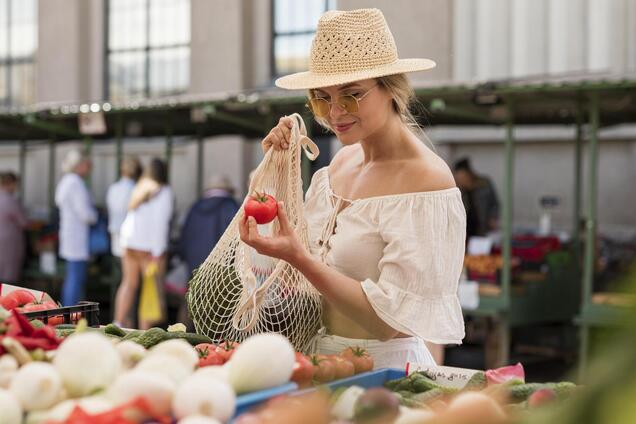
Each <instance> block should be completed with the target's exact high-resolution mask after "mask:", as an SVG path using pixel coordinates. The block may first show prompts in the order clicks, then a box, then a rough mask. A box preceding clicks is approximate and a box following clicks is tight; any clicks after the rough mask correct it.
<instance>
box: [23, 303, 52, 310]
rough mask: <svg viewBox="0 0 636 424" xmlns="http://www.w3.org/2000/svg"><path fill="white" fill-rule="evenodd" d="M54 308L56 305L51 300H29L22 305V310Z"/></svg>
mask: <svg viewBox="0 0 636 424" xmlns="http://www.w3.org/2000/svg"><path fill="white" fill-rule="evenodd" d="M55 308H57V305H56V304H55V303H53V302H31V303H27V304H26V305H24V306H23V307H22V312H35V311H47V310H49V309H55Z"/></svg>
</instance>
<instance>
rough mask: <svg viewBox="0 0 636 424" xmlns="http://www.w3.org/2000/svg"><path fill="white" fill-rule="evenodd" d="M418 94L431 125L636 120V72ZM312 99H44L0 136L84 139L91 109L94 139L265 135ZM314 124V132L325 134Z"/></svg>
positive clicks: (15, 112) (275, 92) (428, 89)
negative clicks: (592, 112)
mask: <svg viewBox="0 0 636 424" xmlns="http://www.w3.org/2000/svg"><path fill="white" fill-rule="evenodd" d="M416 94H417V97H418V100H419V101H420V103H421V104H422V106H423V107H424V109H425V110H424V111H423V113H421V114H420V117H419V118H420V120H421V122H422V124H424V125H425V126H429V125H480V124H485V125H497V124H504V123H506V121H507V120H508V119H509V118H511V117H513V118H512V120H513V121H514V123H515V124H516V125H533V124H541V125H551V124H574V123H576V122H577V119H578V118H577V116H578V117H581V114H583V116H584V115H585V109H584V108H585V106H586V102H587V100H588V99H589V98H590V97H591V96H592V95H598V97H599V99H600V102H599V108H600V110H599V112H600V122H601V125H603V126H607V125H615V124H620V123H627V122H634V121H636V76H632V75H621V76H611V75H599V76H597V77H590V76H589V75H587V76H582V77H580V78H579V77H573V76H571V75H569V76H567V77H562V78H550V79H534V80H532V79H523V80H507V81H500V82H496V81H495V82H486V83H478V82H475V83H470V84H444V83H431V84H429V85H426V86H419V87H418V88H416ZM305 103H306V97H305V95H304V93H303V92H287V91H284V90H279V89H275V88H267V89H263V90H252V91H243V92H234V93H214V94H197V95H181V96H175V97H169V98H159V99H146V100H139V101H127V102H120V103H109V102H95V103H85V104H68V103H39V104H35V105H33V106H29V107H24V108H4V109H0V140H14V141H15V140H18V139H23V140H36V139H48V138H51V137H52V136H54V137H55V138H56V139H57V140H69V139H73V140H76V139H79V138H83V137H85V136H86V134H82V133H80V130H79V120H80V119H81V117H82V118H85V117H86V116H87V115H90V114H91V112H92V113H94V114H95V115H93V117H94V118H96V119H98V120H101V119H102V117H103V123H104V124H105V128H102V129H103V132H102V131H100V132H102V133H101V134H93V135H92V137H93V138H95V139H108V138H113V137H127V136H130V137H153V136H165V135H166V134H169V135H173V136H179V135H194V134H196V135H198V136H203V137H205V136H214V135H226V134H240V135H245V136H247V137H260V136H262V135H263V134H264V133H265V132H267V131H268V130H269V129H270V128H271V127H272V125H274V124H275V123H276V121H277V120H278V117H280V116H282V115H287V114H291V113H294V112H301V113H303V112H304V113H308V110H307V109H306V107H305ZM510 111H513V114H512V115H511V114H510ZM99 115H101V116H99ZM583 120H585V119H583ZM308 122H310V121H308ZM311 122H312V125H314V128H313V130H315V131H321V130H320V129H319V128H318V126H317V124H316V123H315V122H313V120H311Z"/></svg>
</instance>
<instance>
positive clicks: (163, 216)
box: [115, 158, 174, 329]
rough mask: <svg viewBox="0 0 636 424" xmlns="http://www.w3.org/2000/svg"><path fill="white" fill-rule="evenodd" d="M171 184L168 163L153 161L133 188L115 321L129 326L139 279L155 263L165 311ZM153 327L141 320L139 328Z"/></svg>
mask: <svg viewBox="0 0 636 424" xmlns="http://www.w3.org/2000/svg"><path fill="white" fill-rule="evenodd" d="M167 183H168V174H167V169H166V165H165V163H164V162H163V161H162V160H161V159H156V158H155V159H153V160H152V161H151V162H150V165H149V166H148V167H147V168H146V170H145V172H144V175H143V176H142V177H141V179H140V180H139V182H138V183H137V185H136V186H135V188H134V189H133V192H132V195H131V197H130V204H129V206H128V214H127V215H126V218H125V219H124V222H123V223H122V225H121V232H120V243H121V246H122V248H123V249H124V255H123V259H122V274H123V275H122V281H121V285H120V286H119V289H117V296H116V298H115V322H116V323H117V324H119V325H123V326H125V327H130V326H131V322H130V321H129V320H128V318H127V317H128V313H129V311H130V307H131V305H132V303H133V300H134V299H135V295H136V293H137V288H138V287H139V277H140V275H141V274H143V273H145V272H146V269H147V268H148V266H149V265H150V264H151V263H154V264H156V265H157V268H158V269H159V273H158V275H157V277H156V283H157V291H158V293H159V299H160V302H161V309H162V310H165V299H164V294H163V284H162V277H163V271H164V270H165V264H166V250H167V247H168V239H169V235H170V219H171V218H172V211H173V204H174V198H173V194H172V190H171V189H170V187H169V186H168V185H167ZM153 324H154V322H150V321H146V320H140V321H139V328H141V329H148V328H150V327H152V325H153Z"/></svg>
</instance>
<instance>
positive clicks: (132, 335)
mask: <svg viewBox="0 0 636 424" xmlns="http://www.w3.org/2000/svg"><path fill="white" fill-rule="evenodd" d="M144 333H145V331H144V330H132V331H129V332H128V333H126V335H125V336H124V338H123V340H135V339H137V338H139V336H141V335H142V334H144Z"/></svg>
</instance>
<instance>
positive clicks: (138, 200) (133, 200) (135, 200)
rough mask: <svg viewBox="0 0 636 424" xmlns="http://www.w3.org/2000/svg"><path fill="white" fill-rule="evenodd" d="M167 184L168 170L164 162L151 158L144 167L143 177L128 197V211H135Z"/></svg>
mask: <svg viewBox="0 0 636 424" xmlns="http://www.w3.org/2000/svg"><path fill="white" fill-rule="evenodd" d="M167 183H168V169H167V167H166V164H165V162H164V161H162V160H161V159H159V158H153V159H152V160H151V161H150V164H148V166H147V167H146V170H145V171H144V175H143V176H142V177H141V178H140V179H139V181H138V182H137V184H135V188H134V189H133V191H132V193H131V195H130V203H128V210H129V211H132V210H135V209H137V208H138V207H139V206H141V205H142V204H144V203H146V202H147V201H148V200H150V199H152V198H153V197H154V196H155V195H157V193H159V191H160V190H161V188H162V187H163V186H164V185H165V184H167Z"/></svg>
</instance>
